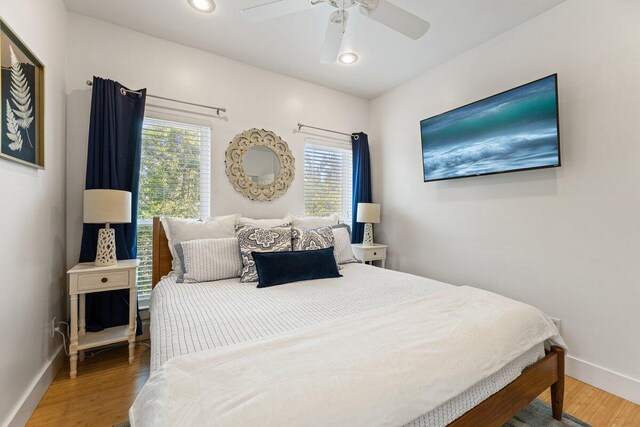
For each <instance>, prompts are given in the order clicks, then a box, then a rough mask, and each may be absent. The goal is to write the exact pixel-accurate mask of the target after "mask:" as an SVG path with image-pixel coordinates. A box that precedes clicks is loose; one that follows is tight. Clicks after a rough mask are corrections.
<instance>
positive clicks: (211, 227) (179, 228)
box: [160, 215, 240, 274]
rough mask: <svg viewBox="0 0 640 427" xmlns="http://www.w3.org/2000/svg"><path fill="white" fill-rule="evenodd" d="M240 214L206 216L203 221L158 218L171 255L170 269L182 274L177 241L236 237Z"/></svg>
mask: <svg viewBox="0 0 640 427" xmlns="http://www.w3.org/2000/svg"><path fill="white" fill-rule="evenodd" d="M239 217H240V215H227V216H218V217H213V218H207V219H205V220H204V221H200V220H196V219H180V218H171V217H166V216H163V217H161V218H160V221H162V226H163V227H164V232H165V234H166V235H167V239H168V240H169V250H170V251H171V255H172V256H173V261H172V262H171V269H172V270H173V272H174V273H177V274H182V268H181V267H180V260H179V259H178V254H177V253H176V249H175V246H176V245H177V244H178V243H182V242H188V241H189V240H197V239H224V238H230V237H236V229H235V227H236V223H237V222H238V218H239Z"/></svg>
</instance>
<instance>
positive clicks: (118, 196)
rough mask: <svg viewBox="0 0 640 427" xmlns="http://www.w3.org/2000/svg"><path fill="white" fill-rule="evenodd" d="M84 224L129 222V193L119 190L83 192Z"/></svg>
mask: <svg viewBox="0 0 640 427" xmlns="http://www.w3.org/2000/svg"><path fill="white" fill-rule="evenodd" d="M84 222H85V223H86V224H106V223H109V224H121V223H128V222H131V193H130V192H128V191H120V190H85V191H84Z"/></svg>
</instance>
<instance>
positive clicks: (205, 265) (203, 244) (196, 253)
mask: <svg viewBox="0 0 640 427" xmlns="http://www.w3.org/2000/svg"><path fill="white" fill-rule="evenodd" d="M180 246H181V248H182V261H183V266H184V281H185V282H186V283H194V282H212V281H214V280H222V279H230V278H232V277H240V271H242V257H241V256H240V245H239V244H238V238H236V237H231V238H224V239H199V240H190V241H187V242H182V243H181V244H180Z"/></svg>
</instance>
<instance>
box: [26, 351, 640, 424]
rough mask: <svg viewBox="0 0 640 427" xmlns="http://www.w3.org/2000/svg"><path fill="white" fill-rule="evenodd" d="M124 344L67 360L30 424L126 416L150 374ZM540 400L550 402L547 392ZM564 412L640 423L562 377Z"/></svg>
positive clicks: (620, 403) (629, 406) (639, 417)
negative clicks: (73, 369) (74, 368)
mask: <svg viewBox="0 0 640 427" xmlns="http://www.w3.org/2000/svg"><path fill="white" fill-rule="evenodd" d="M127 357H128V353H127V347H126V346H124V347H119V348H115V349H112V350H108V351H106V352H103V353H100V354H96V355H95V356H94V357H87V358H86V359H85V361H84V362H78V377H77V378H74V379H72V380H71V379H69V366H68V363H67V365H66V367H65V368H64V369H62V370H61V371H60V373H59V374H58V375H57V376H56V379H55V380H54V381H53V383H52V384H51V386H50V387H49V389H48V390H47V393H46V394H45V395H44V397H43V398H42V401H41V402H40V404H39V405H38V408H37V409H36V410H35V412H34V413H33V415H32V416H31V419H30V420H29V423H28V424H27V425H29V426H92V427H93V426H105V427H110V426H113V425H114V424H118V423H121V422H124V421H126V420H127V412H128V410H129V407H130V406H131V404H132V403H133V400H134V399H135V396H136V395H137V394H138V392H139V391H140V389H141V388H142V386H143V385H144V383H145V382H146V381H147V379H148V378H149V348H148V347H146V346H144V345H143V344H142V343H138V345H137V346H136V360H135V362H134V363H133V364H132V365H129V364H128V363H127ZM540 398H541V399H542V400H545V401H547V402H549V392H548V391H547V392H545V393H543V394H542V395H541V396H540ZM565 412H567V413H569V414H571V415H573V416H575V417H577V418H579V419H581V420H583V421H585V422H587V423H589V424H591V425H592V426H594V427H609V426H611V427H623V426H624V427H637V426H640V405H636V404H633V403H631V402H628V401H626V400H624V399H621V398H619V397H617V396H614V395H612V394H609V393H607V392H604V391H602V390H600V389H597V388H595V387H592V386H590V385H588V384H585V383H583V382H580V381H578V380H575V379H573V378H571V377H567V382H566V385H565Z"/></svg>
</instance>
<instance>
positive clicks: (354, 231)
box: [351, 132, 371, 243]
mask: <svg viewBox="0 0 640 427" xmlns="http://www.w3.org/2000/svg"><path fill="white" fill-rule="evenodd" d="M351 143H352V146H353V206H352V211H351V212H352V216H353V219H352V222H351V243H362V240H363V239H364V224H361V223H359V222H357V221H356V219H357V218H358V203H371V162H370V160H369V137H368V136H367V134H366V133H362V132H360V133H355V134H353V135H351Z"/></svg>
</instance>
